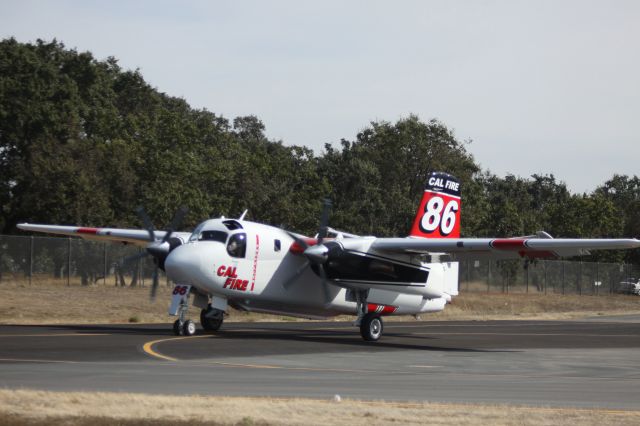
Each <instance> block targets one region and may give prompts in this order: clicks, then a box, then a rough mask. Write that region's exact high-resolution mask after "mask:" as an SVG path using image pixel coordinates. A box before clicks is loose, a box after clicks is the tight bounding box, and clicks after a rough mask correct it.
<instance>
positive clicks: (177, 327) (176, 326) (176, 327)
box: [173, 320, 184, 336]
mask: <svg viewBox="0 0 640 426" xmlns="http://www.w3.org/2000/svg"><path fill="white" fill-rule="evenodd" d="M183 332H184V330H183V328H182V322H181V321H180V320H176V321H175V322H174V323H173V333H174V334H175V335H176V336H182V333H183Z"/></svg>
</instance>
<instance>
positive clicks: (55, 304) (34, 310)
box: [0, 282, 640, 324]
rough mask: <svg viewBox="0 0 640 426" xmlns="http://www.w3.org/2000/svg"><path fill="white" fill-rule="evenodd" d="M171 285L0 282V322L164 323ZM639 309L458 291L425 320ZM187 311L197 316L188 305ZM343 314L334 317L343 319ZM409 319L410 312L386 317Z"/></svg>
mask: <svg viewBox="0 0 640 426" xmlns="http://www.w3.org/2000/svg"><path fill="white" fill-rule="evenodd" d="M170 298H171V289H170V288H168V287H165V286H164V285H161V286H160V289H159V291H158V297H157V301H156V302H155V303H153V304H152V303H150V302H149V289H148V288H142V287H135V288H120V287H114V286H112V285H106V286H105V285H103V284H97V285H93V286H86V287H82V286H71V287H67V286H66V285H62V284H55V283H48V284H38V285H31V286H29V285H26V284H11V283H7V282H2V283H1V284H0V323H2V324H59V323H94V324H95V323H127V322H132V323H167V322H169V321H170V318H169V316H168V315H167V308H168V305H169V302H170ZM615 314H640V297H637V296H625V295H607V296H577V295H565V296H563V295H538V294H488V293H463V294H461V295H460V296H458V297H456V298H455V299H454V301H453V303H452V304H450V305H448V306H447V307H446V309H445V310H444V311H443V312H440V313H437V314H425V315H424V318H425V319H429V320H490V319H568V318H580V317H585V316H597V315H615ZM190 315H191V317H192V318H198V316H199V311H198V309H197V308H194V307H192V308H191V312H190ZM349 318H350V317H347V316H343V317H338V318H336V319H337V320H347V319H349ZM389 319H390V320H408V319H411V317H390V318H389ZM227 320H228V321H295V319H293V318H289V317H278V316H273V315H262V314H248V313H245V312H238V311H233V310H232V311H231V313H230V316H229V318H228V319H227Z"/></svg>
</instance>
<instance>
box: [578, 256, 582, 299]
mask: <svg viewBox="0 0 640 426" xmlns="http://www.w3.org/2000/svg"><path fill="white" fill-rule="evenodd" d="M578 294H579V295H580V296H582V257H580V262H579V264H578Z"/></svg>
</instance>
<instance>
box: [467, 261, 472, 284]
mask: <svg viewBox="0 0 640 426" xmlns="http://www.w3.org/2000/svg"><path fill="white" fill-rule="evenodd" d="M469 282H471V261H470V260H467V291H469Z"/></svg>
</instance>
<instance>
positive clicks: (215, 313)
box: [173, 302, 224, 336]
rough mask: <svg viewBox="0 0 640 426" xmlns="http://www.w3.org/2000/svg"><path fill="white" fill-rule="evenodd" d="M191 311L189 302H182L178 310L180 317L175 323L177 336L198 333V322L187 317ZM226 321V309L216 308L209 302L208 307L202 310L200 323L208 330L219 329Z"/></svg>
mask: <svg viewBox="0 0 640 426" xmlns="http://www.w3.org/2000/svg"><path fill="white" fill-rule="evenodd" d="M188 311H189V304H188V302H185V303H181V304H180V308H179V310H178V315H179V317H178V319H177V320H176V321H175V322H174V323H173V332H174V333H175V335H176V336H193V335H194V334H196V329H197V328H196V323H195V322H193V321H191V320H190V319H185V317H186V315H187V312H188ZM223 322H224V311H221V310H220V309H215V308H213V307H212V306H211V304H209V306H208V307H207V308H206V309H203V310H202V311H200V324H201V325H202V328H204V329H205V330H206V331H217V330H218V329H220V327H221V326H222V323H223Z"/></svg>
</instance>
